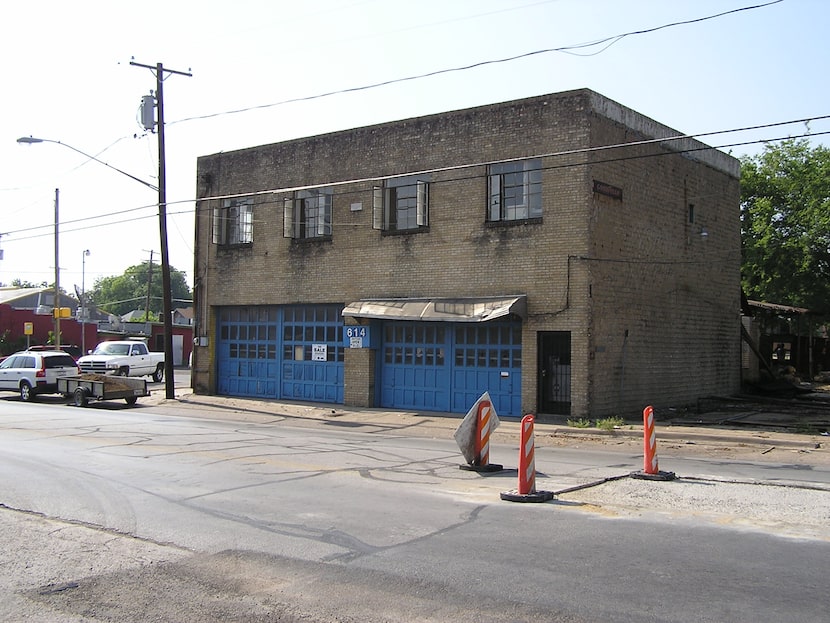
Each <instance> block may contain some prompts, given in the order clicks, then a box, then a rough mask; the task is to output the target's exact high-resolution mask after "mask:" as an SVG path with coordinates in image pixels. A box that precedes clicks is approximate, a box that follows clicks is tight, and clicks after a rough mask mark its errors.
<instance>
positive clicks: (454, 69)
mask: <svg viewBox="0 0 830 623" xmlns="http://www.w3.org/2000/svg"><path fill="white" fill-rule="evenodd" d="M783 1H784V0H772V1H771V2H766V3H764V4H756V5H753V6H747V7H740V8H737V9H732V10H730V11H724V12H723V13H717V14H715V15H707V16H705V17H699V18H695V19H690V20H684V21H680V22H671V23H668V24H662V25H660V26H655V27H653V28H647V29H643V30H632V31H630V32H625V33H620V34H617V35H613V36H610V37H606V38H604V39H599V40H597V41H592V42H587V43H577V44H571V45H565V46H561V47H558V48H546V49H542V50H535V51H533V52H524V53H522V54H516V55H514V56H508V57H504V58H499V59H491V60H486V61H479V62H476V63H471V64H469V65H463V66H460V67H451V68H447V69H437V70H435V71H429V72H426V73H422V74H416V75H413V76H406V77H404V78H392V79H390V80H384V81H382V82H376V83H373V84H367V85H363V86H358V87H349V88H345V89H338V90H335V91H328V92H326V93H318V94H317V95H307V96H302V97H293V98H290V99H286V100H282V101H279V102H272V103H270V104H259V105H257V106H248V107H245V108H239V109H236V110H227V111H224V112H217V113H210V114H207V115H197V116H193V117H185V118H184V119H178V120H176V121H169V122H167V125H174V124H176V123H184V122H187V121H198V120H202V119H212V118H214V117H223V116H226V115H235V114H238V113H243V112H250V111H252V110H262V109H266V108H274V107H276V106H284V105H286V104H295V103H298V102H308V101H312V100H316V99H322V98H325V97H331V96H333V95H342V94H345V93H355V92H358V91H367V90H369V89H377V88H379V87H384V86H389V85H392V84H399V83H402V82H411V81H413V80H421V79H424V78H432V77H435V76H440V75H442V74H448V73H455V72H459V71H467V70H470V69H476V68H478V67H485V66H487V65H497V64H500V63H508V62H511V61H516V60H520V59H523V58H529V57H531V56H538V55H540V54H549V53H551V52H563V53H567V54H571V53H573V52H572V50H580V49H584V48H589V47H593V46H596V45H602V44H605V43H608V42H609V41H610V42H611V43H610V44H608V45H607V46H606V47H605V48H603V49H602V50H600V51H598V52H595V53H594V54H592V56H595V55H596V54H600V53H602V52H604V51H605V50H607V49H608V48H609V47H611V45H613V44H614V43H616V42H617V41H620V40H622V39H624V38H626V37H633V36H636V35H644V34H649V33H652V32H656V31H658V30H664V29H666V28H673V27H676V26H685V25H688V24H695V23H699V22H704V21H707V20H712V19H717V18H719V17H723V16H725V15H730V14H733V13H740V12H742V11H751V10H754V9H760V8H764V7H768V6H771V5H773V4H778V3H780V2H783Z"/></svg>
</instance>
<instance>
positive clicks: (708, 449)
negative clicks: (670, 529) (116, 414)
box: [139, 388, 830, 465]
mask: <svg viewBox="0 0 830 623" xmlns="http://www.w3.org/2000/svg"><path fill="white" fill-rule="evenodd" d="M139 404H143V405H148V406H149V405H158V406H162V407H165V408H169V409H171V410H173V411H179V412H181V413H182V414H183V415H188V416H191V417H210V418H219V419H234V420H240V421H249V422H259V423H269V422H276V421H280V422H282V423H284V424H287V425H297V426H312V425H325V426H341V427H348V428H350V429H351V430H356V431H361V432H382V433H386V434H390V435H402V436H412V437H430V438H441V439H452V435H453V433H454V432H455V430H456V429H457V428H458V426H459V424H460V423H461V419H462V417H463V416H461V415H459V414H454V413H440V412H415V411H403V410H387V409H376V408H361V407H346V406H343V405H331V404H323V403H307V402H293V401H279V400H258V399H253V398H236V397H227V396H207V395H197V394H194V393H192V392H191V391H190V389H189V388H177V390H176V399H175V400H167V399H165V398H164V392H163V391H153V392H152V395H151V396H150V397H149V398H144V399H142V400H141V401H140V403H139ZM520 427H521V424H520V421H519V420H518V419H517V418H510V419H505V418H502V419H501V424H500V426H499V427H498V428H497V429H496V431H495V432H494V433H493V435H492V436H491V442H492V443H494V444H508V445H516V446H518V444H519V441H520V430H521V428H520ZM656 432H657V439H658V445H659V451H660V453H661V455H662V454H665V455H667V456H672V455H676V456H717V457H720V458H724V459H726V458H730V459H734V458H739V457H740V458H746V459H751V460H759V461H770V462H775V461H786V462H790V463H799V464H806V463H812V464H817V465H818V464H822V465H827V464H830V437H827V436H822V435H806V434H795V433H785V432H776V431H773V430H752V429H747V428H741V429H736V428H729V427H726V426H710V425H706V426H700V427H695V426H675V425H671V424H666V423H661V422H659V421H658V422H657V423H656ZM535 443H536V445H537V446H574V445H597V446H603V447H605V448H606V449H620V450H626V451H629V450H630V451H637V450H640V451H641V450H642V446H643V426H642V424H635V423H626V424H625V425H624V426H621V427H619V428H616V429H614V430H609V431H606V430H601V429H599V428H575V427H571V426H567V424H564V423H559V422H550V421H543V422H538V421H537V422H536V423H535Z"/></svg>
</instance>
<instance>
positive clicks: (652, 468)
mask: <svg viewBox="0 0 830 623" xmlns="http://www.w3.org/2000/svg"><path fill="white" fill-rule="evenodd" d="M643 471H644V472H645V473H646V474H656V473H657V472H658V471H659V470H658V469H657V434H656V433H655V432H654V407H652V406H651V405H649V406H647V407H646V408H645V409H643Z"/></svg>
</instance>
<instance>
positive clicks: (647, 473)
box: [631, 405, 675, 480]
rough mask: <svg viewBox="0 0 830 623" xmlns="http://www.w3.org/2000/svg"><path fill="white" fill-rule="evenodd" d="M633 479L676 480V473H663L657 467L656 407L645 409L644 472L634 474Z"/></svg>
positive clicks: (632, 474)
mask: <svg viewBox="0 0 830 623" xmlns="http://www.w3.org/2000/svg"><path fill="white" fill-rule="evenodd" d="M631 476H632V478H642V479H647V480H674V478H675V475H674V472H661V471H660V470H659V469H658V465H657V432H656V431H655V430H654V407H652V406H651V405H649V406H647V407H646V408H645V409H643V471H641V472H632V473H631Z"/></svg>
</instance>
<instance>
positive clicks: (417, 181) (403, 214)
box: [372, 174, 431, 233]
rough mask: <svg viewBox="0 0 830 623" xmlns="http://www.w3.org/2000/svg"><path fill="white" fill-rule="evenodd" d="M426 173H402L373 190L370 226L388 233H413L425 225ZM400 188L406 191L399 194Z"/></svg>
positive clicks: (427, 178) (428, 181)
mask: <svg viewBox="0 0 830 623" xmlns="http://www.w3.org/2000/svg"><path fill="white" fill-rule="evenodd" d="M430 182H431V180H430V176H429V175H425V174H420V175H402V176H400V177H394V178H390V179H387V180H385V181H384V183H383V185H382V186H375V187H374V189H373V192H374V194H373V202H372V227H373V228H374V229H379V230H381V231H384V232H389V233H414V232H417V231H423V230H426V229H428V228H429V185H430ZM401 189H406V190H407V192H405V193H402V192H401Z"/></svg>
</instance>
